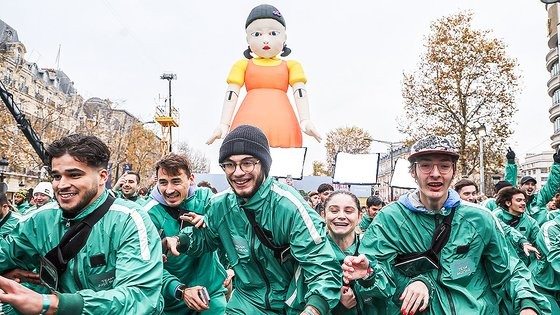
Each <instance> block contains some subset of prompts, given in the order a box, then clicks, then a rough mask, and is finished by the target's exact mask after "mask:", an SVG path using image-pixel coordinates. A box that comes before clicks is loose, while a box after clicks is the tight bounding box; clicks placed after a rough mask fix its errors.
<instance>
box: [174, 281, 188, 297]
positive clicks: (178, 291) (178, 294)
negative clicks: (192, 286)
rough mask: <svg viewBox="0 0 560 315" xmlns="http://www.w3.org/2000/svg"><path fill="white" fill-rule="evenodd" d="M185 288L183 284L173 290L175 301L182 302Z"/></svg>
mask: <svg viewBox="0 0 560 315" xmlns="http://www.w3.org/2000/svg"><path fill="white" fill-rule="evenodd" d="M186 288H187V286H186V285H184V284H179V285H178V286H177V287H176V288H175V299H177V300H179V301H182V300H183V291H184V290H185V289H186Z"/></svg>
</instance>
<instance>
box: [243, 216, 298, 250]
mask: <svg viewBox="0 0 560 315" xmlns="http://www.w3.org/2000/svg"><path fill="white" fill-rule="evenodd" d="M241 209H243V212H245V216H247V219H248V220H249V223H251V226H252V227H253V231H255V235H256V236H257V238H258V239H259V241H261V243H262V244H263V245H264V246H266V247H268V248H270V249H271V250H272V251H273V252H274V257H275V258H276V259H280V260H282V261H284V260H285V259H284V257H283V255H284V253H285V252H286V250H288V249H289V248H290V245H284V246H278V245H276V244H274V242H272V232H270V231H268V230H265V229H263V228H262V227H260V226H259V225H258V224H257V221H256V220H255V213H254V212H252V211H249V210H247V209H246V208H244V207H241Z"/></svg>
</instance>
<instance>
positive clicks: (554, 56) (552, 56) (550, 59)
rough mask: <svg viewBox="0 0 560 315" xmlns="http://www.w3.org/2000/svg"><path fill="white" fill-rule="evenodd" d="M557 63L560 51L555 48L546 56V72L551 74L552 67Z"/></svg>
mask: <svg viewBox="0 0 560 315" xmlns="http://www.w3.org/2000/svg"><path fill="white" fill-rule="evenodd" d="M556 61H558V49H557V48H556V47H554V48H552V49H550V51H548V53H547V54H546V70H548V72H550V69H552V65H553V64H554V62H556Z"/></svg>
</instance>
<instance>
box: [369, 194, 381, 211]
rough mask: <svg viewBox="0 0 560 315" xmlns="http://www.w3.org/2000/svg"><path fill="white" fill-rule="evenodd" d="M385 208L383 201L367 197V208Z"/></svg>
mask: <svg viewBox="0 0 560 315" xmlns="http://www.w3.org/2000/svg"><path fill="white" fill-rule="evenodd" d="M379 205H381V207H385V202H384V201H383V199H381V198H379V196H369V197H368V199H367V200H366V206H367V207H368V208H369V207H371V206H379Z"/></svg>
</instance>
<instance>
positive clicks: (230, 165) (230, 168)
mask: <svg viewBox="0 0 560 315" xmlns="http://www.w3.org/2000/svg"><path fill="white" fill-rule="evenodd" d="M260 162H261V161H252V160H246V161H241V162H239V163H234V162H224V163H220V167H221V168H222V169H223V170H224V172H226V174H233V173H234V172H235V170H236V169H237V166H238V165H239V168H240V169H241V170H242V171H243V172H245V173H251V172H252V171H253V170H254V169H255V165H257V164H259V163H260Z"/></svg>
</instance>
